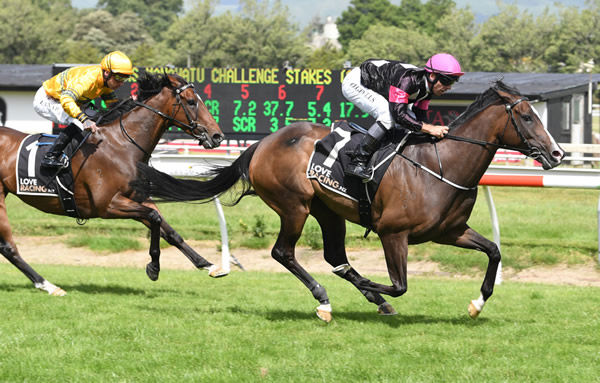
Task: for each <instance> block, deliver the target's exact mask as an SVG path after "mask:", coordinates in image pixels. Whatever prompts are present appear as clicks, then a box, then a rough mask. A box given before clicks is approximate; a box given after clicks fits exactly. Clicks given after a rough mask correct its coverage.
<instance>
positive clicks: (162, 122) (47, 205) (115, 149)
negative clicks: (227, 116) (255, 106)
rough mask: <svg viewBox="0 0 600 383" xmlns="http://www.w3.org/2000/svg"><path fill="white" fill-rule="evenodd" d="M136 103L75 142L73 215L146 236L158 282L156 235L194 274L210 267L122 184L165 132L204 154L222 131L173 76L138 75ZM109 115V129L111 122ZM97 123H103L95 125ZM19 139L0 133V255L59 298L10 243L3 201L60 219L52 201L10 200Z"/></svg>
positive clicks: (2, 130)
mask: <svg viewBox="0 0 600 383" xmlns="http://www.w3.org/2000/svg"><path fill="white" fill-rule="evenodd" d="M138 85H139V96H138V100H137V101H136V100H132V99H129V100H125V101H123V102H122V103H121V105H120V106H118V107H117V108H116V109H113V110H110V111H109V113H108V114H107V115H106V116H104V117H106V119H105V120H109V122H107V123H103V122H99V124H98V129H99V130H98V132H97V133H95V134H94V135H91V136H90V138H89V139H88V140H87V141H85V142H84V143H83V145H82V146H81V149H80V150H79V151H77V152H76V153H75V154H74V156H73V158H72V159H71V166H72V171H73V178H74V186H73V189H74V190H73V192H74V200H75V203H76V206H77V208H78V212H79V216H80V217H81V218H83V219H87V218H96V217H100V218H105V219H112V218H121V219H125V218H131V219H135V220H137V221H141V222H142V223H144V224H145V225H146V226H147V227H149V228H150V230H151V236H150V237H151V241H150V242H151V243H150V256H151V259H152V260H151V262H150V263H149V264H148V265H147V267H146V273H147V274H148V277H149V278H150V279H152V280H156V279H158V274H159V270H160V265H159V257H160V247H159V241H160V236H162V237H163V238H164V239H165V240H166V241H167V242H168V243H169V244H171V245H173V246H176V247H177V248H178V249H179V250H180V251H181V252H183V253H184V254H185V255H186V256H187V257H188V258H189V259H190V261H191V262H192V263H193V264H194V265H195V266H196V267H198V268H210V267H212V266H213V265H212V264H211V263H210V262H209V261H207V260H206V259H204V258H203V257H201V256H200V255H199V254H197V253H196V252H195V251H194V250H193V249H192V248H191V247H190V246H189V245H188V244H187V243H185V241H184V240H183V239H182V238H181V236H180V235H179V234H177V232H176V231H175V230H173V228H171V227H170V226H169V225H168V224H167V222H166V221H165V220H164V219H162V217H161V215H160V213H159V212H158V209H157V207H156V205H154V203H153V202H152V201H151V200H148V199H139V198H136V197H135V195H134V193H133V190H132V189H131V188H130V187H129V182H130V181H131V180H132V179H134V178H135V176H136V164H137V163H138V162H139V161H142V162H147V161H148V160H149V158H150V155H151V153H152V150H153V149H154V148H155V146H156V145H157V144H158V142H159V140H160V138H161V136H162V134H163V133H164V132H165V130H166V129H167V128H168V127H169V126H177V127H179V128H181V129H182V130H183V131H184V132H186V133H187V134H189V135H190V136H192V137H193V138H194V139H197V140H199V143H201V144H202V145H203V146H204V147H205V148H214V147H217V146H219V144H220V142H221V141H222V140H223V132H222V131H221V129H220V128H219V126H218V124H217V123H216V121H215V120H214V118H213V116H212V115H211V114H210V113H209V112H208V109H207V108H206V106H205V105H204V103H203V102H202V99H201V98H200V96H199V95H198V94H197V93H196V92H195V90H194V88H193V85H192V84H188V83H187V82H186V81H185V80H184V79H183V78H182V77H180V76H177V75H164V74H159V75H151V74H148V73H143V74H142V75H141V76H140V77H139V79H138ZM111 116H112V122H111V121H110V120H111ZM103 121H104V120H103ZM26 136H27V135H26V134H25V133H22V132H19V131H16V130H13V129H10V128H8V127H0V152H1V153H2V160H0V180H1V182H0V252H1V253H2V255H4V257H6V258H7V259H8V260H9V261H10V263H12V264H13V265H14V266H16V267H17V268H18V269H19V270H21V272H23V273H24V274H25V275H26V276H27V277H28V278H29V279H30V280H31V281H32V282H33V284H34V286H35V287H36V288H38V289H40V290H43V291H46V292H48V293H49V294H52V295H59V296H62V295H65V294H66V292H65V291H64V290H63V289H61V288H60V287H58V286H55V285H54V284H52V283H50V282H49V281H47V280H46V279H44V278H43V277H42V276H41V275H39V274H38V273H37V272H36V271H35V270H33V268H32V267H31V266H30V265H28V264H27V263H26V262H25V260H23V258H22V257H21V256H20V255H19V251H18V249H17V246H16V244H15V241H14V239H13V235H12V231H11V228H10V224H9V222H8V216H7V213H6V202H5V198H6V196H7V195H8V193H13V194H15V195H17V197H19V198H20V199H21V200H22V201H23V202H25V203H26V204H28V205H31V206H33V207H35V208H37V209H39V210H41V211H43V212H46V213H51V214H58V215H65V212H64V210H63V208H62V207H61V203H60V201H59V198H58V197H47V196H34V195H22V194H17V192H16V190H17V180H16V174H15V173H16V171H15V166H16V162H17V155H18V153H17V152H18V149H19V146H20V143H21V142H22V141H23V139H24V138H25V137H26Z"/></svg>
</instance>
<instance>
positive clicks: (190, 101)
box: [187, 99, 196, 106]
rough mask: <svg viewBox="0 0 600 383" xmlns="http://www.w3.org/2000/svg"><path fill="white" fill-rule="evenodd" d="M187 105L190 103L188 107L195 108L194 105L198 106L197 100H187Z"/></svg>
mask: <svg viewBox="0 0 600 383" xmlns="http://www.w3.org/2000/svg"><path fill="white" fill-rule="evenodd" d="M187 103H188V105H190V106H194V105H196V100H191V99H190V100H187Z"/></svg>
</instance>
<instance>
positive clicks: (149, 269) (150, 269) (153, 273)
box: [146, 263, 160, 281]
mask: <svg viewBox="0 0 600 383" xmlns="http://www.w3.org/2000/svg"><path fill="white" fill-rule="evenodd" d="M159 272H160V267H156V266H154V265H153V264H152V263H148V264H147V265H146V275H147V276H148V278H150V280H151V281H157V280H158V273H159Z"/></svg>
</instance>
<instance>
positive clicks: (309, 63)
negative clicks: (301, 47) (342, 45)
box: [305, 43, 346, 69]
mask: <svg viewBox="0 0 600 383" xmlns="http://www.w3.org/2000/svg"><path fill="white" fill-rule="evenodd" d="M345 61H346V59H345V56H344V52H342V51H341V50H339V49H336V48H334V47H332V46H331V45H330V44H329V43H327V44H325V45H324V46H322V47H321V48H318V49H315V50H314V51H313V52H312V54H311V55H310V56H308V58H307V59H306V64H305V67H306V68H315V69H321V68H325V69H341V68H342V67H343V66H344V62H345Z"/></svg>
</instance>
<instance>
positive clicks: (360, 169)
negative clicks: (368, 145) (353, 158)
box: [344, 163, 372, 181]
mask: <svg viewBox="0 0 600 383" xmlns="http://www.w3.org/2000/svg"><path fill="white" fill-rule="evenodd" d="M370 170H371V169H368V168H367V165H366V164H365V165H363V164H360V163H359V164H352V163H351V164H349V165H348V167H347V168H346V169H344V174H345V175H347V176H353V177H358V178H361V179H362V180H363V181H365V180H369V179H371V173H372V172H371V171H370Z"/></svg>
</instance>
